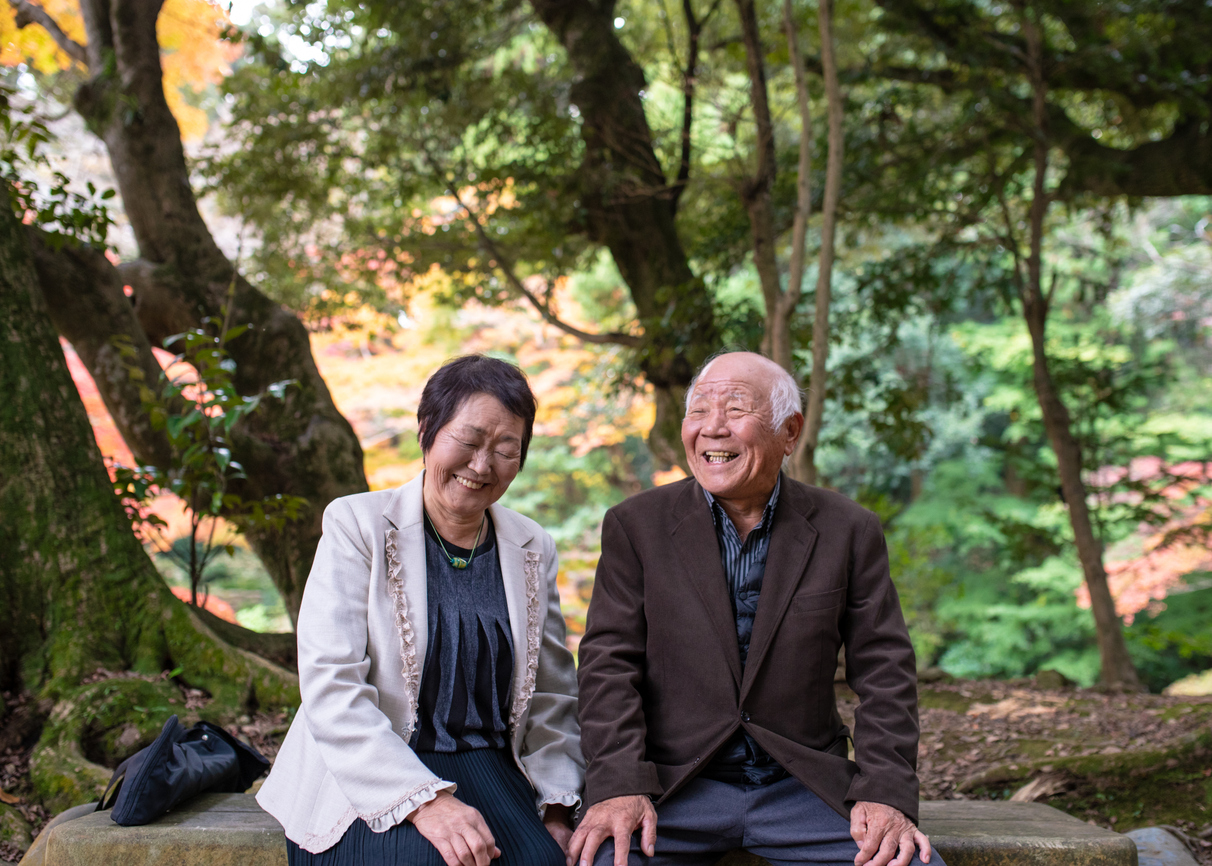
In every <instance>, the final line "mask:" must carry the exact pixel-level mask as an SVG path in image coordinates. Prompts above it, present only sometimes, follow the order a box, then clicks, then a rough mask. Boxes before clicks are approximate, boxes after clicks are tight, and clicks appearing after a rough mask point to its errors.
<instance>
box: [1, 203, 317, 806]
mask: <svg viewBox="0 0 1212 866" xmlns="http://www.w3.org/2000/svg"><path fill="white" fill-rule="evenodd" d="M0 196H2V197H3V206H2V207H0V393H3V394H4V400H3V401H0V551H3V553H2V554H0V689H5V690H22V689H27V690H29V691H30V692H32V693H34V694H35V695H36V696H37V697H39V698H41V699H44V700H45V701H46V702H47V704H48V706H49V707H52V708H51V709H50V713H49V718H48V719H47V720H46V722H45V724H44V726H43V728H42V733H41V738H40V740H39V743H38V746H37V747H36V749H35V752H34V755H33V758H32V760H31V775H32V777H33V781H34V785H35V788H36V790H37V792H38V795H39V796H40V797H41V798H42V799H43V801H44V802H45V803H46V805H47V806H48V808H50V809H52V810H58V809H62V808H66V807H67V806H70V805H73V803H74V802H83V801H87V800H89V799H94V798H95V797H96V794H97V793H98V787H97V786H98V785H99V784H103V783H104V782H105V781H106V780H108V777H109V770H107V769H106V768H105V766H101V765H110V766H112V765H113V764H115V763H116V762H117V761H118V760H120V759H122V758H123V757H125V756H126V755H128V754H131V753H133V752H134V751H135V750H137V749H138V748H140V747H141V746H143V745H145V744H146V743H147V742H149V741H150V739H151V738H152V737H154V735H155V733H156V732H157V731H158V730H159V728H160V726H161V725H162V724H163V722H164V721H165V719H166V718H167V717H168V715H169V714H170V713H171V712H178V713H180V714H181V715H182V716H186V715H187V714H186V712H185V707H184V704H185V701H184V699H183V697H182V692H181V687H182V686H188V687H190V688H194V689H200V690H202V691H203V692H205V693H207V694H209V696H210V698H211V701H210V703H209V704H208V705H207V707H206V709H205V714H206V716H207V717H208V718H211V719H214V720H216V721H220V722H222V721H224V720H230V718H231V717H233V716H235V715H238V714H240V713H243V712H247V711H249V710H250V709H255V708H257V707H258V706H260V707H266V708H270V707H274V708H277V707H288V706H295V705H297V703H298V681H297V678H296V677H295V676H294V675H293V674H291V673H290V672H288V671H286V670H285V669H283V668H280V667H277V666H276V665H274V664H272V663H270V662H267V661H264V660H263V659H260V658H258V657H257V656H254V655H252V654H251V653H247V652H244V651H242V650H238V649H235V648H233V647H231V646H229V645H228V644H226V643H224V642H223V641H221V640H220V639H218V638H217V637H216V636H215V634H214V633H213V632H212V631H211V630H210V629H209V628H208V627H207V626H206V625H204V624H203V623H202V621H201V620H199V619H198V618H197V617H196V616H195V615H194V614H193V613H192V612H191V610H190V609H189V608H188V607H187V606H186V605H184V604H182V603H181V602H179V601H177V600H176V599H175V598H174V597H173V596H172V594H171V593H170V592H169V591H168V589H167V587H166V586H165V584H164V581H163V580H162V579H161V578H160V576H159V574H158V573H157V572H156V570H155V568H154V567H153V565H152V563H151V561H150V560H149V559H148V557H147V555H146V554H145V553H144V551H143V549H142V547H141V546H140V544H139V542H138V540H137V539H136V538H135V536H134V534H133V532H132V530H131V526H130V522H129V520H128V518H127V516H126V514H125V512H124V510H123V508H122V505H121V503H120V502H119V500H118V499H117V497H116V496H115V495H114V492H113V488H112V486H111V483H110V480H109V477H108V475H107V473H106V470H105V467H104V465H103V463H102V460H101V454H100V452H99V451H98V449H97V444H96V441H95V440H94V439H93V434H92V429H91V428H90V426H89V423H88V418H87V416H86V415H85V411H84V406H83V404H82V403H81V401H80V397H79V395H78V393H77V392H76V389H75V386H74V385H73V383H72V380H71V376H70V375H69V373H68V370H67V365H66V362H65V360H64V357H63V352H62V350H61V348H60V346H59V341H58V337H57V335H56V333H55V330H54V328H53V327H52V325H51V322H50V319H49V317H48V312H47V309H46V302H45V300H44V299H43V297H42V295H41V292H40V290H39V288H38V282H37V275H36V273H35V270H34V267H33V264H32V257H31V250H30V246H29V241H28V236H27V233H26V231H25V230H24V228H23V227H22V226H21V224H20V223H19V221H18V220H17V219H16V218H15V217H14V216H13V214H12V211H11V208H10V206H9V204H8V190H7V189H0ZM178 669H179V673H178V674H177V675H176V677H175V678H170V677H169V676H166V675H165V672H169V671H176V670H178Z"/></svg>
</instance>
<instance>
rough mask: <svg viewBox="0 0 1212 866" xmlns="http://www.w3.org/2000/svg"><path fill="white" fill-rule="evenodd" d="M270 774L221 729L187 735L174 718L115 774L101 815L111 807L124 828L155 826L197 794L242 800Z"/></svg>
mask: <svg viewBox="0 0 1212 866" xmlns="http://www.w3.org/2000/svg"><path fill="white" fill-rule="evenodd" d="M268 769H269V761H268V759H266V758H265V757H264V756H262V754H261V753H260V752H258V751H257V750H256V749H254V748H253V747H252V746H246V745H245V744H244V743H242V742H240V741H239V740H237V739H236V738H235V737H233V736H232V735H231V734H229V733H227V731H225V730H223V729H222V728H220V727H219V726H218V725H212V724H211V723H210V722H198V723H197V724H196V725H194V726H193V727H192V728H188V729H186V728H185V727H184V726H183V725H182V724H181V722H180V721H178V720H177V717H176V716H172V717H171V718H170V719H169V720H168V721H167V722H165V723H164V729H163V730H162V731H160V735H159V736H158V737H156V741H155V742H154V743H152V744H151V745H150V746H148V747H147V748H145V749H141V750H140V751H138V752H136V753H135V754H133V755H131V756H130V757H129V758H127V759H126V760H125V761H123V762H122V763H121V764H119V765H118V768H117V769H116V770H114V776H113V778H112V779H110V781H109V786H108V787H107V788H106V789H105V793H104V794H102V795H101V802H99V803H98V804H97V811H98V812H100V811H101V810H103V809H109V808H111V807H112V808H113V810H114V812H113V815H112V816H111V817H112V818H113V820H114V822H115V823H117V824H121V825H122V826H124V827H130V826H132V825H135V824H150V823H151V822H152V821H154V820H156V819H157V818H159V817H160V816H161V815H163V814H164V813H165V812H167V811H168V810H169V809H171V808H173V807H174V806H176V805H177V804H178V803H180V802H181V801H182V800H185V799H186V798H188V797H192V796H194V795H195V794H202V793H215V794H242V793H244V792H245V791H247V790H248V786H249V785H251V784H252V783H253V782H255V781H256V780H257V779H258V778H259V777H260V776H261V775H262V774H263V773H264V772H265V771H266V770H268ZM111 791H112V796H111Z"/></svg>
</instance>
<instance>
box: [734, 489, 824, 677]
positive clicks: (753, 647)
mask: <svg viewBox="0 0 1212 866" xmlns="http://www.w3.org/2000/svg"><path fill="white" fill-rule="evenodd" d="M815 510H816V506H814V505H813V504H812V502H811V501H810V500H808V499H807V498H806V497H804V496H803V495H802V494H801V493H800V491H799V490H797V489H796V487H795V485H794V484H793V483H791V482H790V481H789V480H788V479H786V478H784V479H783V487H782V490H781V492H780V493H779V503H778V506H777V507H776V508H775V512H774V529H773V531H772V532H771V535H770V548H769V552H768V553H767V556H766V573H765V575H764V576H763V578H762V594H761V597H760V598H759V599H758V607H757V613H756V615H755V616H754V619H753V637H752V638H750V641H749V658H748V660H747V661H746V662H745V678H744V682H743V683H742V684H741V699H742V700H744V698H745V694H746V691H747V690H748V688H749V686H750V685H751V684H752V683H753V680H754V678H755V676H756V675H757V671H758V668H760V667H761V666H762V661H763V660H764V659H765V658H766V651H767V650H768V649H770V643H771V641H772V640H773V639H774V635H775V632H777V631H778V628H779V624H780V623H781V622H782V621H783V615H784V614H785V613H786V612H787V607H788V605H790V604H791V597H792V596H793V595H794V594H795V590H796V588H797V587H798V586H799V585H800V583H801V581H803V579H804V576H805V575H806V574H807V573H808V562H809V560H810V559H811V557H812V550H813V548H814V547H815V546H816V539H817V535H818V533H817V531H816V528H815V527H813V525H812V522H811V521H810V520H809V518H810V517H811V516H812V512H813V511H815Z"/></svg>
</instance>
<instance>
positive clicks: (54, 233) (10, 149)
mask: <svg viewBox="0 0 1212 866" xmlns="http://www.w3.org/2000/svg"><path fill="white" fill-rule="evenodd" d="M52 140H53V138H52V135H51V132H50V130H49V129H48V128H47V125H46V121H45V120H43V119H42V118H41V117H40V116H39V115H38V114H37V112H36V111H35V109H34V108H33V107H32V106H30V105H25V104H22V101H21V100H20V99H19V98H18V97H17V95H16V94H15V93H14V92H13V91H12V90H11V89H9V88H8V87H7V86H6V85H4V84H2V83H0V180H3V182H4V184H5V187H6V188H7V189H8V190H9V191H10V193H11V199H12V201H11V206H12V208H13V211H14V213H16V214H17V216H18V217H19V218H21V219H23V220H26V221H28V222H32V223H33V224H34V225H36V226H38V228H39V229H41V230H42V231H43V233H44V236H45V239H46V241H47V243H49V244H51V245H52V246H59V245H62V244H63V243H64V242H66V241H68V240H73V241H77V242H79V243H84V244H90V245H92V246H95V247H100V248H104V247H105V246H106V238H107V237H108V235H109V229H110V227H111V226H113V224H114V221H113V217H112V216H111V214H110V212H109V207H108V203H109V201H110V199H112V198H113V197H114V195H115V192H114V190H113V189H105V190H98V189H97V187H96V186H94V185H93V183H92V182H91V181H90V182H88V183H87V184H85V188H86V190H87V192H85V193H81V192H77V191H75V190H72V189H69V188H68V186H69V184H70V183H71V180H70V178H68V177H67V175H65V174H63V172H61V171H57V170H52V169H51V166H50V161H49V160H48V159H47V158H46V155H45V153H44V146H45V145H47V144H49V143H50V142H51V141H52ZM37 170H41V171H43V172H48V173H49V174H50V181H49V183H47V184H45V185H40V184H39V183H38V181H37V180H35V179H34V177H33V175H34V174H35V173H36V171H37Z"/></svg>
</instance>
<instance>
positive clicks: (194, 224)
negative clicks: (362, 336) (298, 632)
mask: <svg viewBox="0 0 1212 866" xmlns="http://www.w3.org/2000/svg"><path fill="white" fill-rule="evenodd" d="M80 8H81V14H82V16H83V18H84V23H85V27H86V30H87V33H88V45H87V60H88V66H89V69H90V72H91V74H92V76H91V78H90V79H89V80H88V81H87V82H86V83H85V84H84V85H82V86H81V87H80V89H79V91H78V93H77V95H76V107H77V109H78V110H79V111H80V113H81V115H82V116H83V117H84V118H85V120H86V121H87V123H88V125H89V128H90V129H92V130H93V131H94V132H95V133H96V134H97V135H99V136H100V137H101V138H102V140H104V142H105V145H106V148H107V150H108V152H109V155H110V161H111V163H112V164H113V168H114V173H115V175H116V177H117V179H118V186H119V190H120V191H121V193H122V201H123V205H124V208H125V211H126V214H127V216H128V218H129V219H130V223H131V227H132V228H133V230H134V233H135V238H136V240H137V242H138V244H139V251H140V255H141V259H140V260H139V261H137V262H132V263H127V264H125V265H123V266H121V267H120V268H118V269H115V268H114V267H113V266H111V265H110V264H109V263H108V261H106V260H105V258H104V256H102V255H101V254H100V253H99V252H97V251H90V250H85V249H74V250H73V249H70V248H69V249H52V248H50V247H48V246H46V245H44V244H40V243H36V250H37V265H38V275H39V278H40V281H41V286H42V290H43V292H44V294H45V296H46V298H47V300H48V301H49V303H50V307H51V311H52V315H53V318H54V321H55V325H56V327H57V328H58V329H59V332H60V333H61V334H63V335H64V336H65V337H66V338H67V339H68V340H69V341H70V342H71V343H72V345H73V346H74V347H75V348H76V350H77V352H78V353H79V355H80V357H81V359H82V360H83V361H84V363H85V365H86V366H87V367H88V369H89V372H90V373H91V374H92V375H93V378H94V380H95V381H96V383H97V387H98V390H99V391H100V393H101V396H102V398H103V399H104V401H105V403H106V406H107V408H108V409H109V411H110V413H111V414H112V415H113V416H114V419H115V422H116V424H117V426H118V429H119V432H121V434H122V436H123V438H124V439H125V440H126V442H127V444H128V445H129V446H130V449H131V451H132V452H133V453H134V455H135V457H136V459H138V460H139V461H140V462H141V463H147V464H153V465H158V466H161V467H164V466H166V465H167V462H168V461H169V460H170V459H171V455H170V454H169V453H168V446H167V443H166V442H165V441H164V440H163V437H160V436H158V435H157V434H156V433H155V431H152V430H151V427H150V425H149V424H148V423H147V417H146V413H144V412H143V409H142V404H141V401H140V400H139V385H140V384H141V383H140V382H138V381H133V382H132V381H131V379H130V376H129V372H128V370H127V364H128V363H130V362H128V361H126V360H125V359H123V358H122V357H120V355H119V353H118V352H117V349H116V346H115V343H114V339H115V338H126V339H127V340H129V341H130V345H132V346H133V347H134V348H135V350H136V356H135V359H134V363H135V364H136V365H137V366H138V367H139V368H140V371H141V373H142V376H143V382H144V383H148V384H152V383H154V382H155V381H156V379H157V377H158V375H159V367H158V365H157V364H156V362H155V359H154V357H153V356H152V355H151V345H152V344H161V343H162V342H163V341H164V340H165V339H166V338H168V337H170V336H172V335H174V334H177V333H180V332H181V331H184V330H186V329H189V328H197V327H202V326H203V324H204V320H205V319H206V318H207V317H212V318H214V319H222V318H223V313H224V307H225V305H226V304H227V300H228V291H229V288H230V286H231V284H232V281H233V278H234V280H235V295H234V303H233V304H232V307H233V308H232V310H231V311H230V321H231V322H232V323H233V324H250V325H251V327H250V329H249V330H248V332H246V333H245V334H244V335H242V336H240V337H238V338H237V339H235V340H232V341H231V342H230V343H228V345H227V349H228V351H229V352H230V354H231V357H232V359H233V360H234V361H235V362H236V364H237V371H236V375H235V384H236V386H237V388H239V389H240V391H241V392H242V393H245V394H254V393H259V392H261V391H262V390H264V388H265V387H266V386H267V385H269V384H271V383H273V382H275V381H280V380H282V379H293V380H295V382H296V383H297V384H296V386H294V387H292V388H290V389H289V390H288V391H287V396H286V399H285V400H284V401H281V402H280V403H279V402H277V401H274V405H267V406H266V407H265V411H260V412H258V413H257V414H256V415H254V416H252V417H251V418H250V419H249V420H248V421H247V422H246V423H243V424H242V425H241V426H240V428H239V429H237V430H236V431H234V435H233V437H232V439H233V457H234V459H236V460H237V461H239V462H240V463H241V464H242V465H243V466H244V469H245V472H246V473H247V476H248V477H247V480H246V481H244V482H242V483H241V484H240V485H239V487H238V488H237V489H233V492H235V493H238V494H239V495H241V496H242V497H243V498H244V499H245V500H250V499H261V498H263V497H266V496H270V495H274V494H279V493H281V494H290V495H295V496H301V497H303V498H304V499H306V500H307V503H308V504H307V505H306V506H305V507H304V508H303V509H302V512H301V514H300V517H299V519H298V520H296V521H293V522H290V523H287V524H286V526H285V527H284V528H283V529H281V530H274V529H262V530H257V531H253V532H250V533H249V534H248V538H249V542H250V543H251V545H252V547H253V549H254V550H255V551H256V552H257V554H258V555H259V556H260V558H261V560H262V561H263V562H264V563H265V566H266V568H267V569H268V570H269V572H270V574H271V576H272V577H273V579H274V583H275V584H276V585H277V587H278V589H279V591H280V592H281V594H282V597H283V599H284V601H285V603H286V609H287V611H288V612H289V613H290V616H291V618H292V620H293V619H294V617H295V616H296V615H297V613H298V609H299V602H300V600H301V598H302V594H303V586H304V582H305V581H306V578H307V573H308V571H309V570H310V569H311V562H312V558H313V557H314V555H315V548H316V544H317V543H318V541H319V537H320V525H321V517H322V515H323V511H324V508H325V506H326V505H327V504H328V503H329V502H330V501H331V500H332V499H335V498H336V497H338V496H344V495H346V494H349V493H357V492H361V491H364V490H366V489H367V484H366V478H365V474H364V472H363V468H362V449H361V446H360V445H359V443H358V440H357V436H356V435H355V434H354V431H353V428H352V427H351V426H350V425H349V423H348V422H347V421H346V420H345V419H344V418H343V417H342V416H341V415H340V413H339V412H338V411H337V409H336V406H335V405H334V404H333V401H332V396H331V395H330V394H329V392H328V388H327V386H326V385H325V383H324V381H323V379H321V377H320V374H319V371H318V369H317V368H316V365H315V361H314V359H313V358H312V356H311V349H310V344H309V341H308V335H307V331H306V329H305V328H304V327H303V325H302V324H301V323H300V322H299V320H298V318H297V317H296V316H294V315H293V314H292V313H290V312H289V311H287V310H285V309H283V308H282V307H280V306H279V305H277V304H275V303H273V302H272V301H270V300H269V299H268V298H266V297H265V296H264V295H262V294H261V293H260V292H258V291H257V290H256V289H254V288H253V287H252V286H251V285H250V284H249V283H248V282H247V281H245V280H244V278H243V277H240V276H238V275H235V276H234V277H233V274H234V266H233V264H232V263H231V262H229V261H228V260H227V258H226V257H225V256H224V255H223V253H222V252H221V251H220V250H219V248H218V246H217V245H216V244H215V241H214V238H213V237H212V236H211V234H210V231H209V229H207V227H206V224H205V223H204V222H203V220H202V217H201V215H200V214H199V212H198V208H197V202H196V201H195V199H194V195H193V191H192V189H191V188H190V183H189V171H188V167H187V166H186V162H185V154H184V150H183V148H182V145H181V136H180V131H179V129H178V127H177V123H176V120H175V119H174V118H173V116H172V113H171V112H170V111H169V108H168V103H167V102H166V101H165V98H164V88H163V83H162V71H161V68H160V47H159V44H158V43H157V41H156V17H157V14H158V12H159V9H160V3H159V2H158V0H83V2H82V3H81V7H80ZM124 284H126V285H131V286H132V287H133V288H134V290H135V296H134V308H133V315H132V310H131V307H130V304H129V302H128V301H127V300H126V298H125V296H124V295H123V292H122V287H123V285H124Z"/></svg>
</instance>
